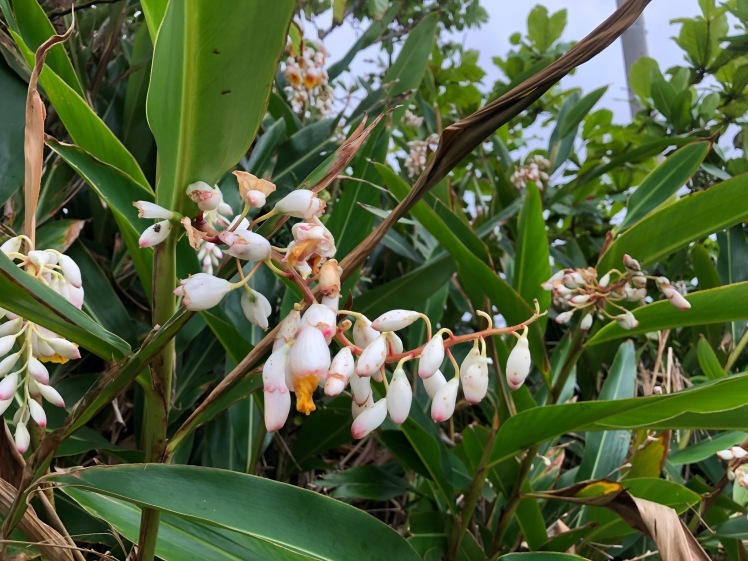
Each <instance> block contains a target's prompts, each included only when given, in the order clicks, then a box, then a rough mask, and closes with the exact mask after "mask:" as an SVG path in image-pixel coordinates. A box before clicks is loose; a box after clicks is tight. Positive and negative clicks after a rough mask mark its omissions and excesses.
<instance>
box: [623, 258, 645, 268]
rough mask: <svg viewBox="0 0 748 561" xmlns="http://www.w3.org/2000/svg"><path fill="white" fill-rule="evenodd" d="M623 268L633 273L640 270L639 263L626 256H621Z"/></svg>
mask: <svg viewBox="0 0 748 561" xmlns="http://www.w3.org/2000/svg"><path fill="white" fill-rule="evenodd" d="M623 266H624V267H626V268H627V269H628V270H629V271H633V272H639V271H641V270H642V266H641V265H640V264H639V262H638V261H637V260H636V259H634V258H633V257H631V256H630V255H628V254H626V255H624V256H623Z"/></svg>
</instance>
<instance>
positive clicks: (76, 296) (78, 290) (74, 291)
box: [67, 284, 83, 310]
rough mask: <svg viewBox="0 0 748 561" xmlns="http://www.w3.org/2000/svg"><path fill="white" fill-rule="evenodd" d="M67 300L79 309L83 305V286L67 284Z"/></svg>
mask: <svg viewBox="0 0 748 561" xmlns="http://www.w3.org/2000/svg"><path fill="white" fill-rule="evenodd" d="M67 301H68V302H70V303H71V304H72V305H73V306H75V307H76V308H78V309H79V310H80V309H81V308H82V307H83V287H82V286H81V287H75V286H73V285H72V284H68V290H67Z"/></svg>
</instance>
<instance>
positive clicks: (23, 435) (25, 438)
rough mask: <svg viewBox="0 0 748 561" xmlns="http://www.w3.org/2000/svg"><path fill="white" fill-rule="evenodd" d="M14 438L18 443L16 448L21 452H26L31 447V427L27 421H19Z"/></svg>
mask: <svg viewBox="0 0 748 561" xmlns="http://www.w3.org/2000/svg"><path fill="white" fill-rule="evenodd" d="M13 440H14V441H15V443H16V450H18V453H19V454H25V453H26V450H28V449H29V444H31V435H30V434H29V429H27V428H26V423H18V424H17V425H16V432H15V433H14V434H13Z"/></svg>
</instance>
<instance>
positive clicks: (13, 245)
mask: <svg viewBox="0 0 748 561" xmlns="http://www.w3.org/2000/svg"><path fill="white" fill-rule="evenodd" d="M22 243H23V238H22V237H21V236H16V237H15V238H10V239H7V240H5V242H3V245H0V251H2V252H3V253H4V254H6V255H8V254H9V253H18V251H19V250H20V249H21V244H22Z"/></svg>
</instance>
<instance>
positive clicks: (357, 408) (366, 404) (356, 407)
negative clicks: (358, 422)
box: [351, 376, 374, 419]
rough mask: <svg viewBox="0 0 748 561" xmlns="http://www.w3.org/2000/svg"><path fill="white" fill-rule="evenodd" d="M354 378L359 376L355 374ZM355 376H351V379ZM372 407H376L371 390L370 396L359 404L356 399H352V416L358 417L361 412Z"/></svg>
mask: <svg viewBox="0 0 748 561" xmlns="http://www.w3.org/2000/svg"><path fill="white" fill-rule="evenodd" d="M353 378H357V376H354V377H353ZM353 378H351V380H353ZM366 379H367V380H369V379H370V378H368V377H367V378H366ZM372 407H374V396H373V395H372V393H371V392H369V397H367V398H366V399H365V400H364V401H363V403H361V404H359V403H356V401H355V400H354V401H351V416H352V417H353V418H354V419H356V418H358V416H359V415H360V414H361V413H363V412H364V411H366V410H367V409H371V408H372Z"/></svg>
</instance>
